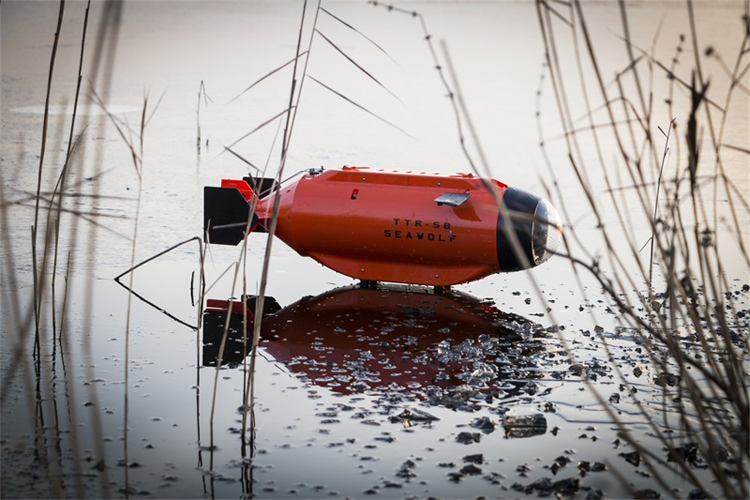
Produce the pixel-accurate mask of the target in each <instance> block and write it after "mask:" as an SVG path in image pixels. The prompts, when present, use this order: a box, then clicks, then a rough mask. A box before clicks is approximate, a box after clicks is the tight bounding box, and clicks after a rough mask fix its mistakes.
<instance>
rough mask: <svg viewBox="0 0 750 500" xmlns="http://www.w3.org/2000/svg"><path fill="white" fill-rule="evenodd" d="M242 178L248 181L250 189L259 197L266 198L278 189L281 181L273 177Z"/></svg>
mask: <svg viewBox="0 0 750 500" xmlns="http://www.w3.org/2000/svg"><path fill="white" fill-rule="evenodd" d="M242 180H244V181H245V182H247V185H248V186H250V189H252V190H253V193H255V194H256V195H257V196H258V198H265V197H266V196H268V195H269V194H271V193H272V192H274V191H276V188H277V187H278V185H279V183H278V182H276V179H274V178H273V177H243V178H242Z"/></svg>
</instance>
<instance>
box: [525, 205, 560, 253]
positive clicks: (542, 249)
mask: <svg viewBox="0 0 750 500" xmlns="http://www.w3.org/2000/svg"><path fill="white" fill-rule="evenodd" d="M531 234H532V253H533V257H534V265H535V266H538V265H540V264H543V263H544V262H547V261H548V260H549V258H550V257H552V255H554V253H555V252H556V251H557V249H558V248H559V246H560V242H561V241H562V219H561V218H560V214H559V213H558V212H557V210H556V209H555V207H553V206H552V204H550V203H549V202H548V201H547V200H544V199H541V200H539V203H538V204H537V206H536V210H535V211H534V222H532V227H531Z"/></svg>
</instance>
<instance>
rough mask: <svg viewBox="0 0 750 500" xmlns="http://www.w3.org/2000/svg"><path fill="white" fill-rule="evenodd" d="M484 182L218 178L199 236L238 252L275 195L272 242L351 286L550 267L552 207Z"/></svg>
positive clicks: (313, 175) (556, 223) (418, 177)
mask: <svg viewBox="0 0 750 500" xmlns="http://www.w3.org/2000/svg"><path fill="white" fill-rule="evenodd" d="M484 182H485V181H483V180H482V179H480V178H478V177H476V176H474V175H472V174H454V175H445V174H427V173H424V172H420V173H414V172H411V171H407V172H398V171H386V170H371V169H367V168H365V167H348V166H345V167H343V168H341V169H340V170H323V169H319V170H316V169H312V170H309V171H306V172H305V174H304V175H303V176H302V178H300V179H299V180H298V181H296V182H295V183H293V184H291V185H288V186H279V185H278V184H277V183H276V182H275V181H274V180H273V179H259V178H252V177H245V178H244V179H243V180H222V182H221V187H208V186H207V187H205V188H204V214H203V216H204V231H205V233H206V238H207V241H208V242H209V243H214V244H220V245H237V244H238V243H240V242H241V241H242V240H243V238H244V237H245V236H246V235H247V233H248V232H252V231H255V232H266V230H267V229H266V228H267V227H269V226H270V223H271V219H272V213H273V206H274V203H275V200H276V197H280V200H279V212H278V220H277V225H276V232H275V234H276V236H278V237H279V238H281V240H282V241H284V243H286V244H287V245H289V246H290V247H292V248H293V249H294V250H296V251H297V252H298V253H299V254H300V255H304V256H309V257H312V258H313V259H315V260H316V261H318V262H320V263H321V264H323V265H324V266H326V267H329V268H331V269H333V270H334V271H337V272H340V273H342V274H345V275H347V276H350V277H352V278H355V279H360V280H364V281H390V282H396V283H413V284H419V285H434V286H449V285H455V284H458V283H465V282H467V281H473V280H477V279H480V278H484V277H485V276H489V275H490V274H494V273H498V272H510V271H518V270H521V269H528V268H531V267H534V266H537V265H539V264H541V263H543V262H545V261H546V260H547V259H549V257H550V256H551V255H552V253H553V252H554V251H555V250H556V248H557V245H558V243H559V241H560V236H561V234H562V233H561V231H562V225H561V222H560V216H559V215H558V213H557V211H556V210H555V209H554V207H552V205H550V204H549V203H548V202H547V201H546V200H544V199H541V198H539V197H537V196H534V195H532V194H529V193H527V192H525V191H522V190H520V189H515V188H512V187H508V186H507V185H505V184H503V183H502V182H498V181H496V180H490V181H486V182H487V184H485V183H484ZM490 189H493V190H495V192H496V193H497V196H498V198H499V199H500V202H501V205H502V207H500V206H498V203H497V202H496V198H495V196H493V193H492V192H491V191H490ZM508 229H509V230H510V231H512V232H513V233H514V235H515V237H516V238H515V239H516V241H517V242H518V244H519V246H520V249H519V248H516V249H514V244H515V242H514V241H513V240H514V238H513V237H512V236H511V235H510V234H509V233H508Z"/></svg>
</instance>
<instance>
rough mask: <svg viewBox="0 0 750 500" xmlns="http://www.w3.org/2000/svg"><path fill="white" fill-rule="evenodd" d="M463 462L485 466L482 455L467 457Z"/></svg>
mask: <svg viewBox="0 0 750 500" xmlns="http://www.w3.org/2000/svg"><path fill="white" fill-rule="evenodd" d="M463 460H464V462H466V463H470V464H483V463H484V455H482V454H481V453H477V454H475V455H466V456H465V457H464V459H463Z"/></svg>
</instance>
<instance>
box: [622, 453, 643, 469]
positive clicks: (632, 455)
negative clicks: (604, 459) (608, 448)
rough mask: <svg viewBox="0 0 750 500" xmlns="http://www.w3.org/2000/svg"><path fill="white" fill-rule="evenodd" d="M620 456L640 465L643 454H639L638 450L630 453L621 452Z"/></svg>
mask: <svg viewBox="0 0 750 500" xmlns="http://www.w3.org/2000/svg"><path fill="white" fill-rule="evenodd" d="M620 456H621V457H622V458H624V459H625V460H626V461H627V462H630V463H631V464H633V465H635V466H636V467H638V466H639V465H640V463H641V456H640V455H639V454H638V452H637V451H633V452H630V453H620Z"/></svg>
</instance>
